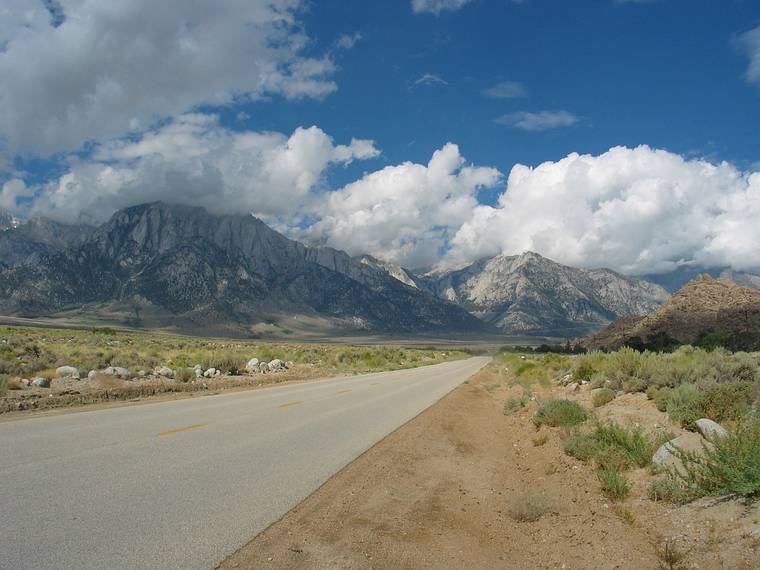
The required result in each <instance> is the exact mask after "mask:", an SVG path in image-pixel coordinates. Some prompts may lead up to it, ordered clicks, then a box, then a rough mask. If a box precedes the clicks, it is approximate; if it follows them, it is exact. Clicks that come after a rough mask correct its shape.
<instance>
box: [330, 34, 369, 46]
mask: <svg viewBox="0 0 760 570" xmlns="http://www.w3.org/2000/svg"><path fill="white" fill-rule="evenodd" d="M363 39H364V35H363V34H362V33H361V32H354V33H353V34H343V35H342V36H340V37H339V38H338V41H337V44H336V45H337V46H338V47H339V48H340V49H352V48H353V47H354V46H355V45H356V42H358V41H361V40H363Z"/></svg>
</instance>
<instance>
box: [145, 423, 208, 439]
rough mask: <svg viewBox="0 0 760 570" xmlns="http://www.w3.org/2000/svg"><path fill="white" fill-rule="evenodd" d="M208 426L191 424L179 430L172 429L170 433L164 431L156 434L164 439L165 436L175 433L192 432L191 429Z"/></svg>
mask: <svg viewBox="0 0 760 570" xmlns="http://www.w3.org/2000/svg"><path fill="white" fill-rule="evenodd" d="M207 425H208V424H190V425H189V426H185V427H181V428H177V429H170V430H169V431H162V432H159V433H157V434H156V437H163V436H165V435H173V434H175V433H181V432H183V431H190V430H191V429H198V428H202V427H206V426H207Z"/></svg>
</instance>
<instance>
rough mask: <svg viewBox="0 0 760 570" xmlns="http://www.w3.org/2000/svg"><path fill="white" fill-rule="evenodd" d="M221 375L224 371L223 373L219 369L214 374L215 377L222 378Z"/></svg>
mask: <svg viewBox="0 0 760 570" xmlns="http://www.w3.org/2000/svg"><path fill="white" fill-rule="evenodd" d="M221 375H222V371H221V370H219V369H217V370H216V371H215V372H214V376H221Z"/></svg>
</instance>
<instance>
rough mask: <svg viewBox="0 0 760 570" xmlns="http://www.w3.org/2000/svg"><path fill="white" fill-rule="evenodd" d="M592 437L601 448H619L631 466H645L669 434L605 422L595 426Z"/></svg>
mask: <svg viewBox="0 0 760 570" xmlns="http://www.w3.org/2000/svg"><path fill="white" fill-rule="evenodd" d="M594 438H595V439H596V441H597V442H598V443H599V445H600V447H601V448H615V449H618V450H620V451H621V452H622V453H623V454H624V455H625V457H626V458H627V459H628V461H629V462H630V465H631V466H636V467H646V466H647V465H649V463H650V462H651V461H652V456H653V455H654V453H655V451H657V449H658V448H659V447H660V446H661V445H662V444H663V443H665V442H666V441H667V440H668V439H670V436H669V435H668V434H665V433H655V434H648V433H646V432H645V431H644V430H643V429H642V428H641V427H638V426H637V427H625V426H622V425H620V424H618V423H616V422H606V423H600V424H598V425H597V426H596V429H595V431H594Z"/></svg>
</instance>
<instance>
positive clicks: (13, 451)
mask: <svg viewBox="0 0 760 570" xmlns="http://www.w3.org/2000/svg"><path fill="white" fill-rule="evenodd" d="M486 362H488V359H487V358H484V357H478V358H471V359H469V360H464V361H457V362H450V363H445V364H437V365H434V366H426V367H422V368H416V369H412V370H403V371H398V372H385V373H380V374H367V375H362V376H354V377H350V378H336V379H329V380H323V381H319V382H312V383H307V384H299V385H292V386H281V387H275V388H268V389H262V390H256V391H250V392H237V393H230V394H221V395H218V396H208V397H204V398H197V399H188V400H175V401H170V402H163V403H156V404H146V405H143V406H134V407H124V408H115V409H107V410H97V411H91V412H81V413H74V414H65V415H59V416H50V417H36V418H29V419H24V420H19V421H14V422H7V423H2V424H0V568H9V569H11V568H12V569H14V570H15V569H22V568H77V569H80V568H97V569H103V568H162V569H164V568H182V569H186V568H212V567H213V566H214V565H215V564H217V563H218V562H220V561H221V560H222V559H223V558H224V557H225V556H227V555H228V554H230V553H232V552H233V551H235V550H236V549H237V548H239V547H240V546H242V545H243V544H245V543H246V542H247V541H248V540H249V539H251V538H252V537H253V536H255V535H256V534H257V533H258V532H260V531H261V530H263V529H264V528H266V527H267V526H268V525H269V524H270V523H272V522H274V521H276V520H277V519H279V518H280V517H281V516H282V515H283V514H284V513H285V512H287V511H288V510H290V509H291V508H292V507H294V506H295V505H297V504H298V503H299V502H300V501H301V500H303V499H304V498H305V497H307V496H308V495H309V494H310V493H311V492H313V491H314V490H315V489H316V488H317V487H319V485H321V484H322V483H323V482H324V481H325V480H326V479H328V478H329V477H330V476H331V475H333V474H334V473H336V472H337V471H339V470H340V469H341V468H342V467H344V466H345V465H346V464H348V463H349V462H350V461H352V460H353V459H355V458H356V457H357V456H358V455H360V454H361V453H362V452H364V451H365V450H367V449H368V448H369V447H371V446H372V445H373V444H375V443H376V442H378V441H379V440H380V439H382V438H383V437H384V436H386V435H387V434H388V433H390V432H391V431H393V430H394V429H395V428H397V427H399V426H400V425H402V424H403V423H404V422H406V421H408V420H409V419H411V418H413V417H414V416H415V415H417V414H418V413H419V412H421V411H422V410H424V409H425V408H427V407H428V406H430V405H431V404H433V403H434V402H436V401H437V400H438V399H440V398H441V397H443V396H444V395H445V394H447V393H448V392H449V391H450V390H452V389H453V388H454V387H456V386H457V385H458V384H460V383H461V382H462V381H464V380H465V379H466V378H468V377H469V376H470V375H472V374H473V373H474V372H475V371H477V370H478V369H479V368H481V367H482V366H483V365H484V364H486Z"/></svg>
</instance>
